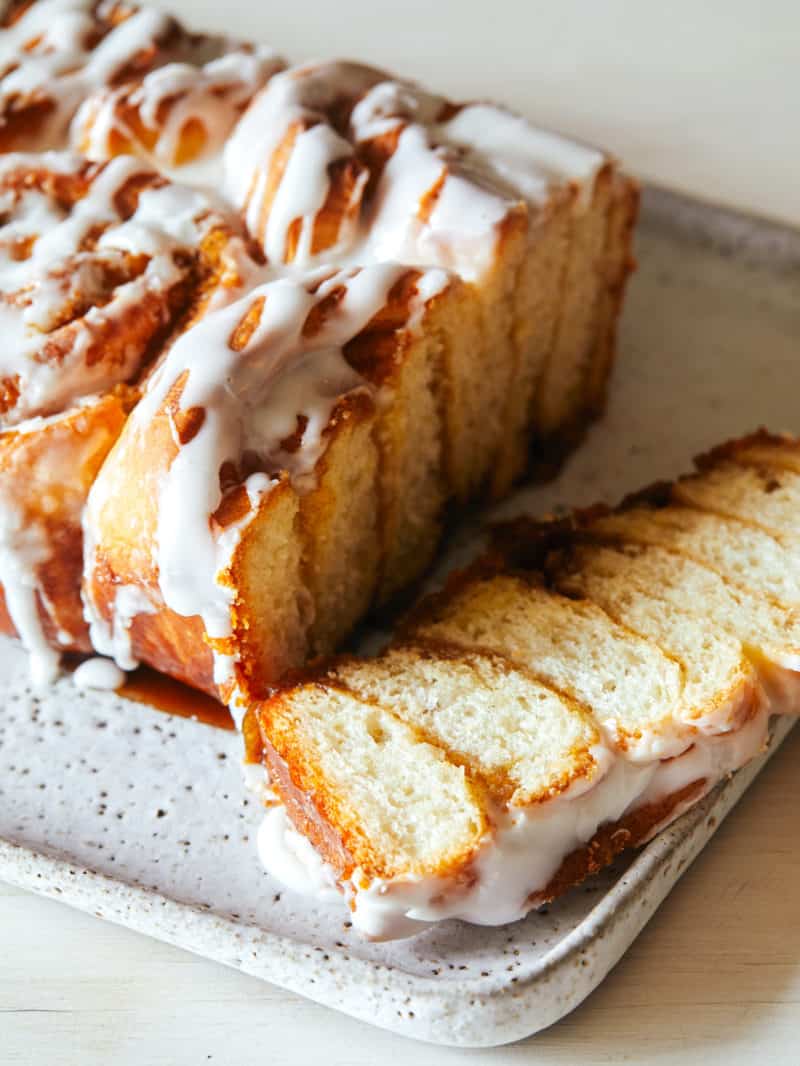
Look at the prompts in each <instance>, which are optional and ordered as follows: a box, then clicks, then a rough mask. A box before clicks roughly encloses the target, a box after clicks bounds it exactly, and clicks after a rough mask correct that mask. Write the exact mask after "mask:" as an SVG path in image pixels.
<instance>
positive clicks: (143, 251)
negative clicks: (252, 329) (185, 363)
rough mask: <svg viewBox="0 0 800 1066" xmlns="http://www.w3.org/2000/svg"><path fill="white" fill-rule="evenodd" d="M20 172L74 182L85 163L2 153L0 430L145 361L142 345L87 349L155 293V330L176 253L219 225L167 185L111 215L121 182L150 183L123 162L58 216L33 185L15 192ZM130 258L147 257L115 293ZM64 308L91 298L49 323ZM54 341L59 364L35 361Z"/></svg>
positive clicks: (175, 277)
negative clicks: (0, 394)
mask: <svg viewBox="0 0 800 1066" xmlns="http://www.w3.org/2000/svg"><path fill="white" fill-rule="evenodd" d="M29 168H30V169H33V168H38V169H42V168H43V169H47V170H52V171H55V172H58V173H63V174H74V175H75V177H76V180H78V176H79V175H80V174H81V173H82V171H83V170H85V168H86V164H85V162H83V161H82V160H81V159H80V157H77V156H71V155H68V154H61V153H50V152H48V153H44V154H42V155H24V154H18V153H11V154H10V155H7V156H4V157H3V158H2V161H0V183H5V186H4V187H0V212H2V213H3V216H4V223H3V225H2V226H0V297H2V300H0V328H2V331H3V335H4V344H3V346H2V350H1V351H0V377H2V378H9V379H16V380H17V381H18V389H19V397H18V399H17V402H16V403H15V404H14V406H13V407H11V409H10V410H9V411H6V412H5V413H4V414H3V415H2V416H0V426H2V425H6V426H8V425H13V424H15V423H17V422H19V421H21V420H22V419H25V418H29V417H31V416H34V415H40V414H44V415H47V414H51V413H53V412H55V411H59V410H62V409H63V408H65V407H66V406H68V405H69V404H70V403H73V402H75V401H76V400H77V399H78V398H79V397H81V396H84V395H87V394H89V393H95V392H101V391H104V390H107V389H109V388H111V387H112V386H113V385H115V384H118V383H119V382H123V381H126V380H128V379H129V378H130V377H131V376H132V374H133V373H134V372H135V371H136V370H138V368H139V365H140V363H141V361H142V357H143V355H144V354H145V353H144V352H143V351H142V346H141V345H136V344H131V345H128V346H126V347H123V348H122V350H121V352H120V353H119V354H116V355H114V357H107V358H103V357H102V354H100V353H98V352H97V350H96V349H95V350H94V351H93V352H92V351H91V346H92V344H93V342H94V340H95V337H96V336H98V335H99V336H102V335H103V334H102V333H99V334H98V331H100V330H105V329H107V328H108V326H109V324H110V323H113V322H114V321H115V320H122V319H123V317H125V316H128V315H130V313H131V312H132V311H133V310H135V309H136V308H137V307H138V306H140V305H141V304H142V302H143V301H144V300H146V299H147V300H150V301H151V302H152V299H153V297H154V296H160V297H161V298H162V299H161V306H160V310H159V313H160V315H161V317H162V324H166V321H167V314H168V311H169V308H168V304H167V297H168V295H169V293H170V291H171V290H172V288H173V287H174V286H175V285H177V284H178V283H180V282H181V281H182V279H183V278H184V277H185V274H186V267H185V265H182V264H181V260H180V258H179V256H180V255H182V254H185V253H187V252H192V251H193V250H194V249H195V248H196V247H197V244H198V242H199V241H200V240H201V238H202V235H203V234H204V232H205V231H206V229H207V228H208V226H209V225H210V223H211V222H212V220H214V219H217V220H219V216H218V215H214V214H213V213H212V207H213V206H214V204H213V201H210V200H209V199H208V198H207V197H206V196H204V195H203V194H202V193H200V192H198V191H196V190H193V189H188V188H184V187H181V186H176V185H171V184H161V185H160V186H158V185H156V186H153V187H150V188H146V189H144V190H143V191H142V193H141V195H140V197H139V202H138V206H137V209H136V211H135V212H134V213H133V214H132V215H131V217H130V218H128V219H127V220H125V219H123V217H122V216H121V215H120V213H119V208H118V206H117V204H116V202H115V197H116V196H117V194H118V192H119V191H120V189H122V188H123V187H124V186H125V184H126V183H127V182H128V181H130V180H131V179H133V178H139V177H144V178H145V179H146V178H148V177H151V178H153V180H155V172H154V171H152V170H151V169H150V168H149V167H148V166H147V165H146V164H144V163H142V162H140V161H138V160H136V159H134V158H132V157H130V156H121V157H118V158H116V159H112V160H111V161H110V162H109V163H107V164H105V165H104V166H102V167H100V168H99V169H98V171H97V173H96V174H95V175H93V176H91V184H90V186H89V189H88V192H87V193H86V195H85V196H83V197H82V198H80V199H77V200H76V202H75V204H74V205H73V206H72V208H71V210H69V211H65V209H64V208H63V206H61V205H59V204H58V203H57V202H56V201H55V200H54V199H53V198H51V197H49V196H47V195H45V194H44V193H42V192H39V191H38V190H37V189H35V188H26V187H19V184H18V183H16V182H15V180H14V179H15V175H16V174H18V173H24V172H25V171H26V170H27V169H29ZM20 184H21V183H20ZM98 233H99V234H100V236H99V238H98V237H97V234H98ZM28 241H31V242H32V247H31V249H30V254H29V255H28V256H27V258H19V256H18V253H17V251H16V249H17V248H18V246H19V244H20V242H28ZM87 242H90V243H91V245H92V247H91V248H87ZM140 255H141V256H146V257H147V262H146V265H145V267H144V269H143V270H141V272H140V273H138V274H137V275H135V276H132V277H131V280H128V281H122V282H121V283H120V284H117V285H115V286H113V284H112V283H109V281H108V280H107V276H108V274H109V272H112V275H113V272H114V271H120V270H124V269H125V264H126V257H128V256H140ZM112 287H113V291H111V292H109V291H108V290H109V289H111V288H112ZM109 297H110V298H109ZM75 301H80V302H81V303H84V302H89V301H96V303H94V305H92V306H89V307H88V309H87V311H86V312H85V313H84V314H83V315H82V316H81V317H80V318H79V319H78V320H73V321H67V322H66V323H65V324H63V325H61V324H60V323H61V322H62V318H63V315H64V310H65V308H70V307H71V306H72V305H73V303H74V302H75ZM54 342H57V343H59V345H60V346H61V345H63V346H64V347H65V348H66V351H65V352H64V353H63V355H62V357H60V358H58V359H48V358H41V353H42V350H43V348H44V347H45V344H46V343H54ZM90 356H91V357H90Z"/></svg>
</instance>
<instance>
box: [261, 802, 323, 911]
mask: <svg viewBox="0 0 800 1066" xmlns="http://www.w3.org/2000/svg"><path fill="white" fill-rule="evenodd" d="M256 846H257V848H258V857H259V859H260V860H261V863H262V865H263V866H264V869H265V870H266V871H267V872H268V873H269V874H270V876H271V877H274V878H275V880H276V881H279V882H280V883H281V884H282V885H285V886H286V888H288V889H290V890H291V891H292V892H297V893H298V894H299V895H304V896H313V897H314V899H316V900H318V901H319V902H321V903H326V902H332V901H341V899H342V892H341V889H340V888H339V886H338V884H337V881H336V874H335V873H334V871H333V870H332V869H331V867H330V866H328V864H327V863H325V862H323V860H322V858H321V857H320V855H319V854H318V852H316V851H315V850H314V846H313V845H312V844H311V842H310V841H309V840H307V839H306V837H304V836H303V835H302V833H298V832H297V830H296V829H294V828H293V827H292V824H291V822H290V821H289V819H288V817H287V814H286V808H285V807H284V806H283V804H282V803H275V804H273V805H271V806H270V807H268V808H267V813H266V814H265V815H264V818H263V819H262V822H261V825H260V826H259V829H258V836H257V838H256Z"/></svg>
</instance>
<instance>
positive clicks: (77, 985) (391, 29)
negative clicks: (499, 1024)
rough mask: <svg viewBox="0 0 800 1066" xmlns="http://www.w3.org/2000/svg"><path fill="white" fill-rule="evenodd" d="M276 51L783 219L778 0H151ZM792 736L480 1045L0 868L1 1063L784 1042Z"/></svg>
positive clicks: (572, 1057)
mask: <svg viewBox="0 0 800 1066" xmlns="http://www.w3.org/2000/svg"><path fill="white" fill-rule="evenodd" d="M170 6H171V7H172V8H173V9H176V10H178V11H180V12H182V13H183V14H184V15H185V16H187V17H191V18H192V20H193V22H194V23H195V24H196V25H199V26H205V27H208V28H215V29H225V30H228V31H229V32H231V33H237V34H241V35H247V34H253V35H257V36H258V37H260V38H262V39H266V40H270V41H272V42H274V44H275V46H276V47H277V48H278V49H280V50H281V51H283V52H285V53H287V54H288V55H290V56H291V57H293V58H295V59H298V58H306V57H309V56H334V55H348V56H352V57H355V58H362V59H367V60H370V61H373V62H377V63H381V64H386V65H389V66H392V67H395V68H398V69H400V70H402V71H403V72H404V73H408V74H410V75H413V76H416V77H419V78H421V79H423V80H425V81H427V82H429V83H431V84H432V85H434V86H436V87H438V88H441V89H443V90H445V91H449V92H451V93H453V94H456V95H462V96H492V97H496V98H498V99H501V100H504V101H507V102H509V103H511V104H513V105H514V106H515V107H516V108H518V109H519V110H521V111H523V112H524V113H526V114H528V115H530V116H531V117H533V118H536V119H538V120H539V121H541V122H543V123H546V124H550V125H552V126H554V127H558V128H562V129H564V130H567V131H569V132H571V133H573V134H576V135H579V136H583V137H585V138H587V139H589V140H595V141H597V142H599V143H601V144H603V145H607V146H609V147H611V148H613V149H614V150H615V151H616V152H617V153H618V154H619V155H621V156H622V157H623V158H624V159H625V160H626V161H627V162H628V163H629V165H630V167H631V168H632V169H633V170H635V171H636V172H638V173H640V174H642V175H644V176H645V177H649V178H652V179H655V180H658V181H660V182H663V183H664V184H667V185H671V186H673V187H676V188H680V189H685V190H688V191H690V192H693V193H695V194H696V195H699V196H702V197H705V198H707V199H710V200H716V201H721V202H725V203H728V204H732V205H736V206H740V207H743V208H746V209H749V210H752V211H754V212H757V213H759V214H763V215H768V216H772V217H775V218H780V219H784V220H786V221H790V222H793V223H794V224H796V225H800V121H799V120H798V111H800V5H798V4H797V3H796V2H795V0H785V2H780V0H762V2H761V3H758V4H755V3H752V2H744V0H715V2H703V0H694V2H688V0H684V2H680V3H669V2H667V0H664V2H662V3H655V2H653V0H639V2H633V0H630V2H629V0H606V2H603V0H548V2H547V3H540V2H525V0H518V2H512V0H483V2H482V3H476V2H473V0H464V2H461V3H457V2H446V3H443V2H436V0H428V2H423V0H403V2H397V3H393V4H382V3H378V2H375V3H371V4H367V3H363V2H358V0H337V2H336V3H334V2H332V0H328V2H327V3H324V4H323V3H318V2H315V0H306V2H305V3H302V4H300V3H296V2H295V3H292V2H284V3H283V4H282V5H281V4H278V3H277V2H276V0H273V2H272V3H269V4H267V3H259V2H256V0H223V2H218V3H211V2H210V0H199V2H194V3H191V2H190V0H184V2H183V3H174V4H172V5H170ZM799 761H800V735H798V736H795V737H793V738H792V739H790V740H789V741H788V742H787V744H786V745H785V747H784V749H783V750H782V751H781V752H780V753H779V754H778V756H777V757H776V758H775V760H774V761H773V763H772V764H771V765H770V767H769V768H768V770H767V771H766V773H765V775H764V777H763V778H762V779H761V781H760V782H759V783H757V784H756V785H755V786H754V788H753V789H752V790H751V792H750V793H749V795H748V796H747V798H746V800H745V801H744V803H743V804H742V806H741V808H740V809H739V810H738V811H736V812H735V813H734V814H733V815H732V816H731V817H730V819H729V820H728V821H727V822H726V824H725V825H724V826H723V828H722V829H721V830H720V832H719V834H718V835H717V837H716V838H715V841H714V843H713V845H712V846H711V847H710V848H709V849H708V850H707V851H706V852H705V853H704V855H703V856H701V858H700V859H699V860H698V862H697V863H696V864H695V866H694V867H693V868H692V869H691V871H690V872H689V873H688V874H687V875H686V876H685V877H684V879H683V880H682V882H681V883H680V884H679V885H678V887H677V888H676V890H675V891H674V892H673V893H672V895H671V896H670V898H669V899H668V901H667V902H666V903H665V904H664V906H663V908H662V909H661V911H660V912H659V914H658V915H657V917H656V918H655V919H654V920H653V922H652V923H651V924H650V926H649V927H648V929H647V930H646V931H645V933H644V934H643V935H642V936H641V937H640V939H639V940H638V941H637V943H636V944H635V945H634V947H633V948H632V949H631V951H630V952H629V954H628V955H627V956H626V958H625V959H624V960H623V962H622V963H621V964H620V965H619V966H618V967H617V969H616V970H615V972H614V973H613V974H612V975H611V977H610V978H609V979H608V980H607V981H606V982H605V984H604V985H603V986H602V987H601V988H600V989H599V990H598V991H597V992H596V993H595V994H594V995H593V996H592V997H590V999H589V1000H588V1001H587V1002H586V1003H585V1004H584V1005H583V1006H582V1007H581V1008H579V1009H578V1010H577V1011H576V1012H575V1013H574V1014H573V1015H571V1016H570V1017H569V1018H567V1019H566V1020H564V1021H563V1022H561V1023H560V1024H559V1025H557V1026H555V1027H554V1028H552V1029H550V1030H549V1031H547V1032H546V1033H543V1034H541V1035H540V1036H538V1037H536V1038H534V1039H532V1040H530V1041H528V1042H525V1043H522V1044H519V1045H516V1046H514V1047H513V1048H506V1049H500V1050H497V1051H494V1052H458V1051H448V1050H442V1049H434V1048H428V1047H425V1046H422V1045H418V1044H413V1043H411V1042H410V1041H406V1040H403V1039H402V1038H399V1037H394V1036H391V1035H390V1034H387V1033H382V1032H379V1031H377V1030H373V1029H371V1028H369V1027H367V1026H364V1025H361V1024H359V1023H357V1022H355V1021H351V1020H349V1019H347V1018H344V1017H342V1016H339V1015H338V1014H334V1013H333V1012H331V1011H328V1010H325V1009H324V1008H321V1007H317V1006H315V1005H314V1004H312V1003H310V1002H307V1001H305V1000H302V999H300V998H298V997H295V996H292V995H290V994H288V993H285V992H282V991H280V990H277V989H273V988H270V987H269V986H266V985H264V984H262V983H260V982H257V981H255V980H252V979H249V978H246V977H243V976H241V975H239V974H236V973H233V972H229V971H227V970H224V969H223V968H222V967H219V966H216V965H213V964H211V963H208V962H204V961H202V960H199V959H195V958H193V957H192V956H190V955H188V954H185V953H183V952H180V951H177V950H174V949H171V948H169V947H166V946H164V945H162V944H158V943H156V942H154V941H150V940H147V939H145V938H143V937H139V936H136V935H135V934H133V933H129V932H126V931H124V930H121V929H117V928H114V927H112V926H109V925H106V924H105V923H102V922H99V921H97V920H94V919H92V918H89V917H86V916H84V915H80V914H77V913H74V912H72V911H70V910H68V909H67V908H65V907H61V906H59V905H58V904H55V903H50V902H45V901H43V900H40V899H37V898H35V897H33V896H30V895H28V894H27V893H23V892H19V891H17V890H14V889H8V888H4V887H3V886H2V885H0V1061H2V1062H3V1063H4V1064H9V1066H10V1064H17V1063H24V1064H25V1066H29V1064H36V1066H38V1064H40V1063H42V1064H43V1063H47V1064H48V1066H49V1064H51V1063H52V1064H57V1066H100V1064H102V1066H107V1064H111V1063H113V1064H114V1066H132V1064H137V1066H138V1064H146V1066H150V1064H165V1066H166V1064H176V1066H178V1064H180V1066H183V1064H186V1066H195V1064H203V1063H212V1064H225V1066H227V1064H229V1063H230V1064H240V1063H250V1062H259V1063H266V1064H272V1063H282V1064H286V1066H295V1064H298V1066H299V1064H303V1066H305V1064H314V1066H316V1064H317V1063H325V1066H345V1064H365V1066H366V1064H370V1066H373V1064H376V1063H385V1062H391V1063H392V1066H403V1064H405V1063H414V1064H415V1066H429V1064H437V1066H438V1064H446V1063H456V1062H459V1063H460V1062H467V1063H481V1064H483V1063H492V1064H495V1063H496V1064H501V1063H503V1064H505V1063H509V1064H511V1066H514V1064H517V1063H519V1064H522V1063H543V1064H558V1066H575V1064H577V1063H581V1064H587V1066H595V1064H600V1063H612V1062H613V1063H616V1062H633V1063H658V1064H659V1066H661V1064H663V1066H667V1064H669V1066H672V1064H677V1063H703V1064H716V1063H725V1064H726V1066H742V1064H745V1063H748V1064H749V1063H752V1062H754V1061H757V1060H762V1061H764V1062H769V1063H770V1064H771V1066H772V1064H775V1066H782V1064H787V1066H788V1064H796V1063H797V1062H800V921H798V889H797V885H798V882H800V859H798V855H797V846H798V840H799V839H800V833H798V817H797V812H798V808H799V807H800V775H798V773H797V765H798V762H799Z"/></svg>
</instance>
